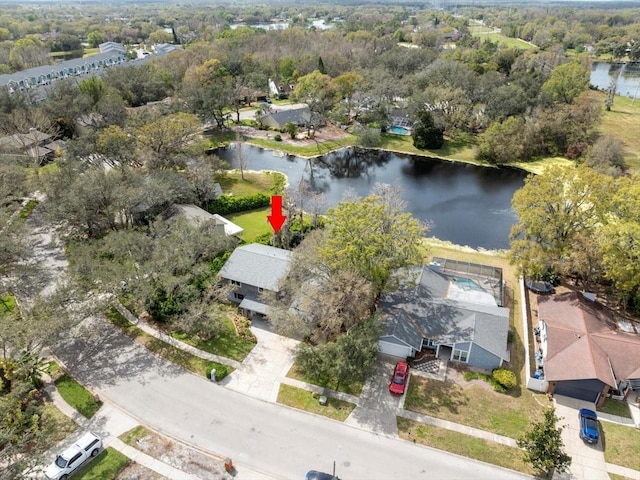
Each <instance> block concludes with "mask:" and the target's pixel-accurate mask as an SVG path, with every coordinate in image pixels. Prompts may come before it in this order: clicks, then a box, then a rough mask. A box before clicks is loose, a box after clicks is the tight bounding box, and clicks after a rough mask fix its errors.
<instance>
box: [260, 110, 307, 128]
mask: <svg viewBox="0 0 640 480" xmlns="http://www.w3.org/2000/svg"><path fill="white" fill-rule="evenodd" d="M272 108H273V110H272V111H270V112H267V113H264V114H262V115H257V116H256V120H257V121H258V122H259V123H261V124H262V125H265V126H267V127H271V128H275V129H280V128H282V127H284V126H285V125H286V124H287V123H289V122H291V123H293V124H294V125H298V126H301V125H307V124H308V123H309V122H310V121H311V110H310V109H309V106H308V105H301V106H299V107H296V108H289V109H287V110H278V107H277V106H275V107H272Z"/></svg>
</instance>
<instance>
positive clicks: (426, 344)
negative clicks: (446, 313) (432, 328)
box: [422, 338, 436, 348]
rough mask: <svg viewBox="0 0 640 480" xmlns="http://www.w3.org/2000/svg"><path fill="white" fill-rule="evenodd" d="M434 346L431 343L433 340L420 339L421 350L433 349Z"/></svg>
mask: <svg viewBox="0 0 640 480" xmlns="http://www.w3.org/2000/svg"><path fill="white" fill-rule="evenodd" d="M435 346H436V344H435V343H434V341H433V338H423V339H422V348H435Z"/></svg>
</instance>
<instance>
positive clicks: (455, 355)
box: [378, 265, 510, 370]
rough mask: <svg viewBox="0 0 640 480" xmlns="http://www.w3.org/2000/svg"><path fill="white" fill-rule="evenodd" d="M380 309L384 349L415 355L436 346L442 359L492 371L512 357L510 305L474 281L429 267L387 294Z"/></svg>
mask: <svg viewBox="0 0 640 480" xmlns="http://www.w3.org/2000/svg"><path fill="white" fill-rule="evenodd" d="M434 268H435V267H434ZM380 308H381V310H382V311H383V312H384V317H383V318H384V320H383V322H384V326H385V330H384V332H383V334H382V336H381V337H380V341H379V344H378V348H379V350H380V351H381V352H382V353H386V354H389V355H393V356H396V357H413V356H415V355H416V353H418V352H420V351H421V350H423V349H431V350H435V353H436V356H437V357H438V358H441V359H444V360H447V361H456V362H461V363H466V364H468V365H470V366H473V367H476V368H482V369H486V370H491V369H494V368H497V367H499V366H501V365H502V364H503V362H508V361H509V358H510V357H509V349H508V348H507V336H508V333H509V309H507V308H503V307H500V306H498V304H497V302H496V299H495V297H494V295H493V294H492V293H490V292H488V291H486V290H485V289H484V288H483V287H482V286H481V285H480V283H478V282H476V281H474V280H471V279H469V278H464V277H462V276H460V275H455V276H454V275H448V274H445V273H442V272H439V271H435V270H434V269H433V268H430V267H429V266H425V265H423V266H421V267H418V268H414V269H411V270H410V271H409V272H408V274H407V275H404V278H403V279H402V282H401V286H400V288H399V289H398V290H397V291H395V292H390V293H387V294H385V295H383V296H382V297H381V299H380Z"/></svg>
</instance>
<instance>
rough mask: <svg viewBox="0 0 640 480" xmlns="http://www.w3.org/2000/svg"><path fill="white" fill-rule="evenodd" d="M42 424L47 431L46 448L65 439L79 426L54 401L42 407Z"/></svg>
mask: <svg viewBox="0 0 640 480" xmlns="http://www.w3.org/2000/svg"><path fill="white" fill-rule="evenodd" d="M42 425H43V426H44V428H45V430H46V431H47V432H50V433H51V435H47V436H46V437H45V438H46V439H47V443H46V445H43V446H44V447H46V448H50V447H53V446H54V445H56V444H57V443H58V442H60V441H62V440H64V439H65V438H67V437H68V436H69V435H71V434H72V433H73V432H75V430H76V428H78V424H77V423H76V422H74V421H73V420H72V419H71V418H69V417H67V416H66V415H65V414H64V413H62V412H61V411H60V410H59V409H58V407H56V406H55V405H54V404H53V403H46V404H45V405H44V406H43V407H42Z"/></svg>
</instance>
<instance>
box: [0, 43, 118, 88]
mask: <svg viewBox="0 0 640 480" xmlns="http://www.w3.org/2000/svg"><path fill="white" fill-rule="evenodd" d="M122 56H123V54H122V53H120V52H117V51H112V52H105V53H98V54H96V55H91V56H90V57H86V58H73V59H71V60H66V61H64V62H60V63H56V64H55V65H42V66H40V67H34V68H29V69H27V70H22V71H20V72H16V73H7V74H4V75H0V86H5V85H8V84H9V83H10V82H15V83H19V82H21V81H23V80H28V79H30V78H36V79H37V78H38V77H40V76H45V77H46V76H47V75H49V74H51V73H54V72H56V73H58V72H61V71H64V70H68V69H70V68H77V67H81V66H82V65H91V64H97V63H99V62H102V61H105V60H109V59H111V60H115V59H121V58H122Z"/></svg>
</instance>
